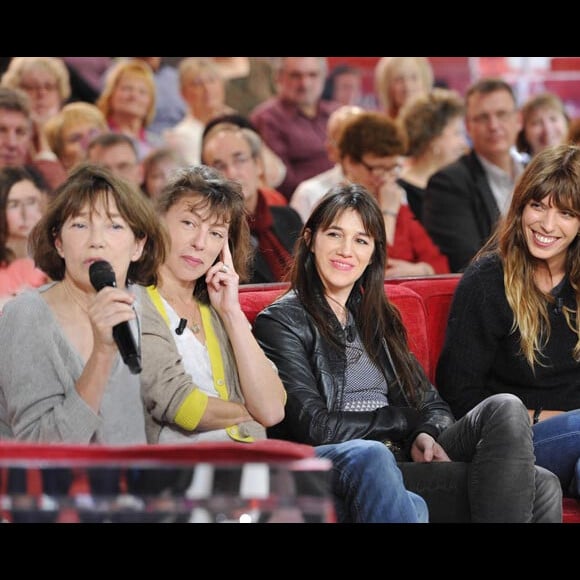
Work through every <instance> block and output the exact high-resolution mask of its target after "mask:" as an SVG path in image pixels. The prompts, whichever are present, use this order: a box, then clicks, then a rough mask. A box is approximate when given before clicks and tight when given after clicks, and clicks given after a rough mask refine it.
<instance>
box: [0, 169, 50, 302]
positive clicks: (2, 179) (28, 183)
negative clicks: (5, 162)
mask: <svg viewBox="0 0 580 580" xmlns="http://www.w3.org/2000/svg"><path fill="white" fill-rule="evenodd" d="M45 189H46V187H45V184H44V182H43V180H42V178H41V177H40V175H38V174H37V173H35V172H34V170H32V169H30V168H27V167H23V166H18V167H4V168H3V169H1V170H0V306H2V304H3V303H4V302H6V300H9V299H10V298H12V296H14V295H16V294H18V293H19V292H21V291H22V290H24V289H26V288H30V287H34V288H36V287H38V286H41V285H42V284H44V283H45V282H47V281H48V278H47V276H46V274H44V273H43V272H42V271H40V270H39V269H38V268H36V267H35V266H34V262H33V260H32V259H31V258H30V257H29V256H28V235H29V234H30V231H31V230H32V228H33V227H34V226H35V225H36V223H37V222H38V220H39V219H40V218H41V216H42V213H43V210H44V207H45V204H46V200H45V195H46V194H45Z"/></svg>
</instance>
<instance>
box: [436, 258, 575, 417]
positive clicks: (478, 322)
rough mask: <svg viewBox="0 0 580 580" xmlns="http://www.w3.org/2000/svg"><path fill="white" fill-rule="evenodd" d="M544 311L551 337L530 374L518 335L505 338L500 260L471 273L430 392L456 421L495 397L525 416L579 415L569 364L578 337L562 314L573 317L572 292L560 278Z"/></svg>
mask: <svg viewBox="0 0 580 580" xmlns="http://www.w3.org/2000/svg"><path fill="white" fill-rule="evenodd" d="M552 293H553V295H554V296H555V298H556V300H555V304H550V305H549V306H548V312H549V317H550V324H551V332H550V339H549V341H548V343H547V345H546V347H545V349H544V357H543V358H541V361H542V362H543V366H538V365H536V366H535V368H534V370H532V369H531V368H530V366H529V365H528V363H527V361H526V360H525V358H524V357H523V355H522V354H520V343H519V339H520V334H519V332H515V333H511V331H510V330H511V326H512V322H513V314H512V311H511V309H510V307H509V305H508V302H507V299H506V296H505V288H504V282H503V266H502V263H501V261H500V258H499V257H498V256H492V257H485V258H482V259H480V260H478V261H477V262H476V263H474V264H472V265H470V266H469V267H468V268H467V269H466V270H465V272H464V274H463V276H462V277H461V280H460V282H459V284H458V286H457V289H456V290H455V295H454V298H453V303H452V305H451V310H450V313H449V321H448V326H447V333H446V337H445V343H444V345H443V350H442V352H441V356H440V358H439V363H438V365H437V375H436V384H437V388H438V389H439V391H440V393H441V395H443V397H444V398H445V399H446V400H447V402H448V403H449V404H450V405H451V408H452V410H453V413H454V414H455V416H456V417H461V416H462V415H464V414H465V413H466V412H467V411H469V410H470V409H471V408H472V407H474V406H475V405H476V404H477V403H479V402H480V401H481V400H483V399H484V398H486V397H487V396H489V395H491V394H494V393H513V394H515V395H518V396H519V397H520V398H521V399H522V401H523V402H524V404H525V405H526V407H527V408H528V409H536V408H538V407H543V408H544V409H550V410H562V411H568V410H571V409H576V408H579V407H580V364H579V363H578V362H576V361H574V359H573V358H572V349H573V348H574V345H575V344H576V341H577V339H578V337H577V336H576V335H574V333H573V332H572V331H571V330H570V328H569V327H568V325H567V324H566V320H565V318H564V316H563V314H562V312H561V306H562V305H566V306H567V307H569V308H572V309H574V310H575V308H576V302H575V296H574V291H573V289H572V287H571V286H570V284H569V282H568V279H567V278H566V279H565V280H564V282H563V283H562V284H561V285H558V287H556V288H554V290H553V292H552Z"/></svg>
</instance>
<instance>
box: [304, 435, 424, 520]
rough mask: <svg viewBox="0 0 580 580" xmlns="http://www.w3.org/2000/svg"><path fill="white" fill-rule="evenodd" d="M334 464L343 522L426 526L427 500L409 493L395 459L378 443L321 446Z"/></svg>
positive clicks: (321, 452) (335, 490)
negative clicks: (420, 524) (421, 524)
mask: <svg viewBox="0 0 580 580" xmlns="http://www.w3.org/2000/svg"><path fill="white" fill-rule="evenodd" d="M315 451H316V456H317V457H322V458H325V459H330V460H331V461H332V478H331V485H332V491H333V495H334V503H335V507H336V512H337V520H338V521H339V522H343V523H345V522H360V523H387V522H388V523H426V522H427V521H428V510H427V504H426V503H425V500H424V499H423V498H422V497H420V496H419V495H417V494H415V493H413V492H410V491H408V490H406V489H405V486H404V483H403V477H402V474H401V471H400V470H399V468H398V466H397V461H396V459H395V456H394V455H393V454H392V453H391V451H390V450H389V449H387V447H385V446H384V445H383V444H382V443H379V442H377V441H367V440H362V439H353V440H352V441H345V442H343V443H333V444H329V445H319V446H317V447H316V448H315Z"/></svg>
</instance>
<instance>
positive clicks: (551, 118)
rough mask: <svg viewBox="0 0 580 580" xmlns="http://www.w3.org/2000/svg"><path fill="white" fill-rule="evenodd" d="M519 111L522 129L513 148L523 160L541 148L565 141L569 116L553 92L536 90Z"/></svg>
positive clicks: (529, 157)
mask: <svg viewBox="0 0 580 580" xmlns="http://www.w3.org/2000/svg"><path fill="white" fill-rule="evenodd" d="M520 110H521V113H522V128H521V130H520V132H519V133H518V136H517V139H516V148H517V150H518V151H519V153H521V154H524V155H525V156H526V158H527V160H529V159H531V158H532V157H533V156H534V155H535V154H536V153H539V152H540V151H541V150H542V149H544V148H545V147H550V146H552V145H560V144H562V143H564V142H565V141H566V137H567V133H568V124H569V122H570V118H569V117H568V113H567V112H566V107H565V106H564V103H563V102H562V100H561V99H560V97H558V96H557V95H555V94H554V93H548V92H545V93H540V94H539V95H534V96H532V97H530V98H529V99H528V100H527V101H526V102H525V103H524V104H523V105H522V107H521V109H520Z"/></svg>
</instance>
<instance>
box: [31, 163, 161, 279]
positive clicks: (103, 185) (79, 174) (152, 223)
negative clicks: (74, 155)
mask: <svg viewBox="0 0 580 580" xmlns="http://www.w3.org/2000/svg"><path fill="white" fill-rule="evenodd" d="M107 196H111V197H112V198H113V199H114V200H115V203H116V205H117V208H118V210H119V214H120V215H121V217H122V218H123V219H124V220H125V221H126V222H127V224H128V225H129V227H130V228H131V230H132V231H133V233H134V235H135V237H136V238H137V239H139V240H142V239H144V238H146V239H147V241H146V242H145V246H144V248H143V253H142V254H141V257H140V258H139V260H137V261H135V262H131V264H130V265H129V270H128V273H127V280H126V283H131V282H134V283H138V284H143V285H145V286H148V285H150V284H155V283H156V281H157V270H158V269H159V267H160V266H161V264H162V263H163V262H164V260H165V252H166V244H167V234H166V232H165V229H164V228H163V226H162V225H161V223H160V221H159V218H158V216H157V215H156V214H155V210H154V209H153V206H152V204H151V202H150V200H149V199H148V198H147V197H146V196H144V195H143V194H142V193H141V192H140V191H138V190H137V189H136V188H135V187H133V186H132V185H131V184H129V183H128V182H127V181H125V180H123V179H120V178H118V177H115V176H114V175H113V174H112V173H111V172H110V171H108V170H107V169H105V168H104V167H100V166H97V165H91V164H88V163H82V164H80V165H79V166H78V167H77V168H76V169H74V170H73V171H72V173H71V174H70V176H69V177H68V179H67V180H66V181H65V182H64V183H63V184H62V185H61V186H60V187H59V188H58V189H57V190H56V192H55V197H54V199H53V200H52V201H51V203H50V205H49V207H48V210H47V212H46V214H45V215H44V217H43V218H42V219H41V220H40V221H39V222H38V223H37V224H36V226H35V227H34V229H33V230H32V232H31V235H30V248H31V250H32V254H33V257H34V260H35V262H36V265H37V266H38V267H39V268H40V269H41V270H43V271H44V272H46V273H47V274H48V276H50V278H52V279H53V280H62V279H63V278H64V273H65V262H64V259H63V258H62V257H61V256H60V255H59V253H58V252H57V250H56V247H55V239H56V238H57V237H58V236H59V235H60V232H61V230H62V227H63V225H64V223H65V221H66V220H67V219H68V218H70V217H74V216H76V215H78V214H79V213H80V212H81V211H82V210H83V208H84V207H85V206H86V205H87V204H88V205H89V208H90V210H91V211H92V210H93V209H94V207H95V205H96V204H97V202H98V201H99V200H100V199H102V198H103V197H107Z"/></svg>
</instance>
